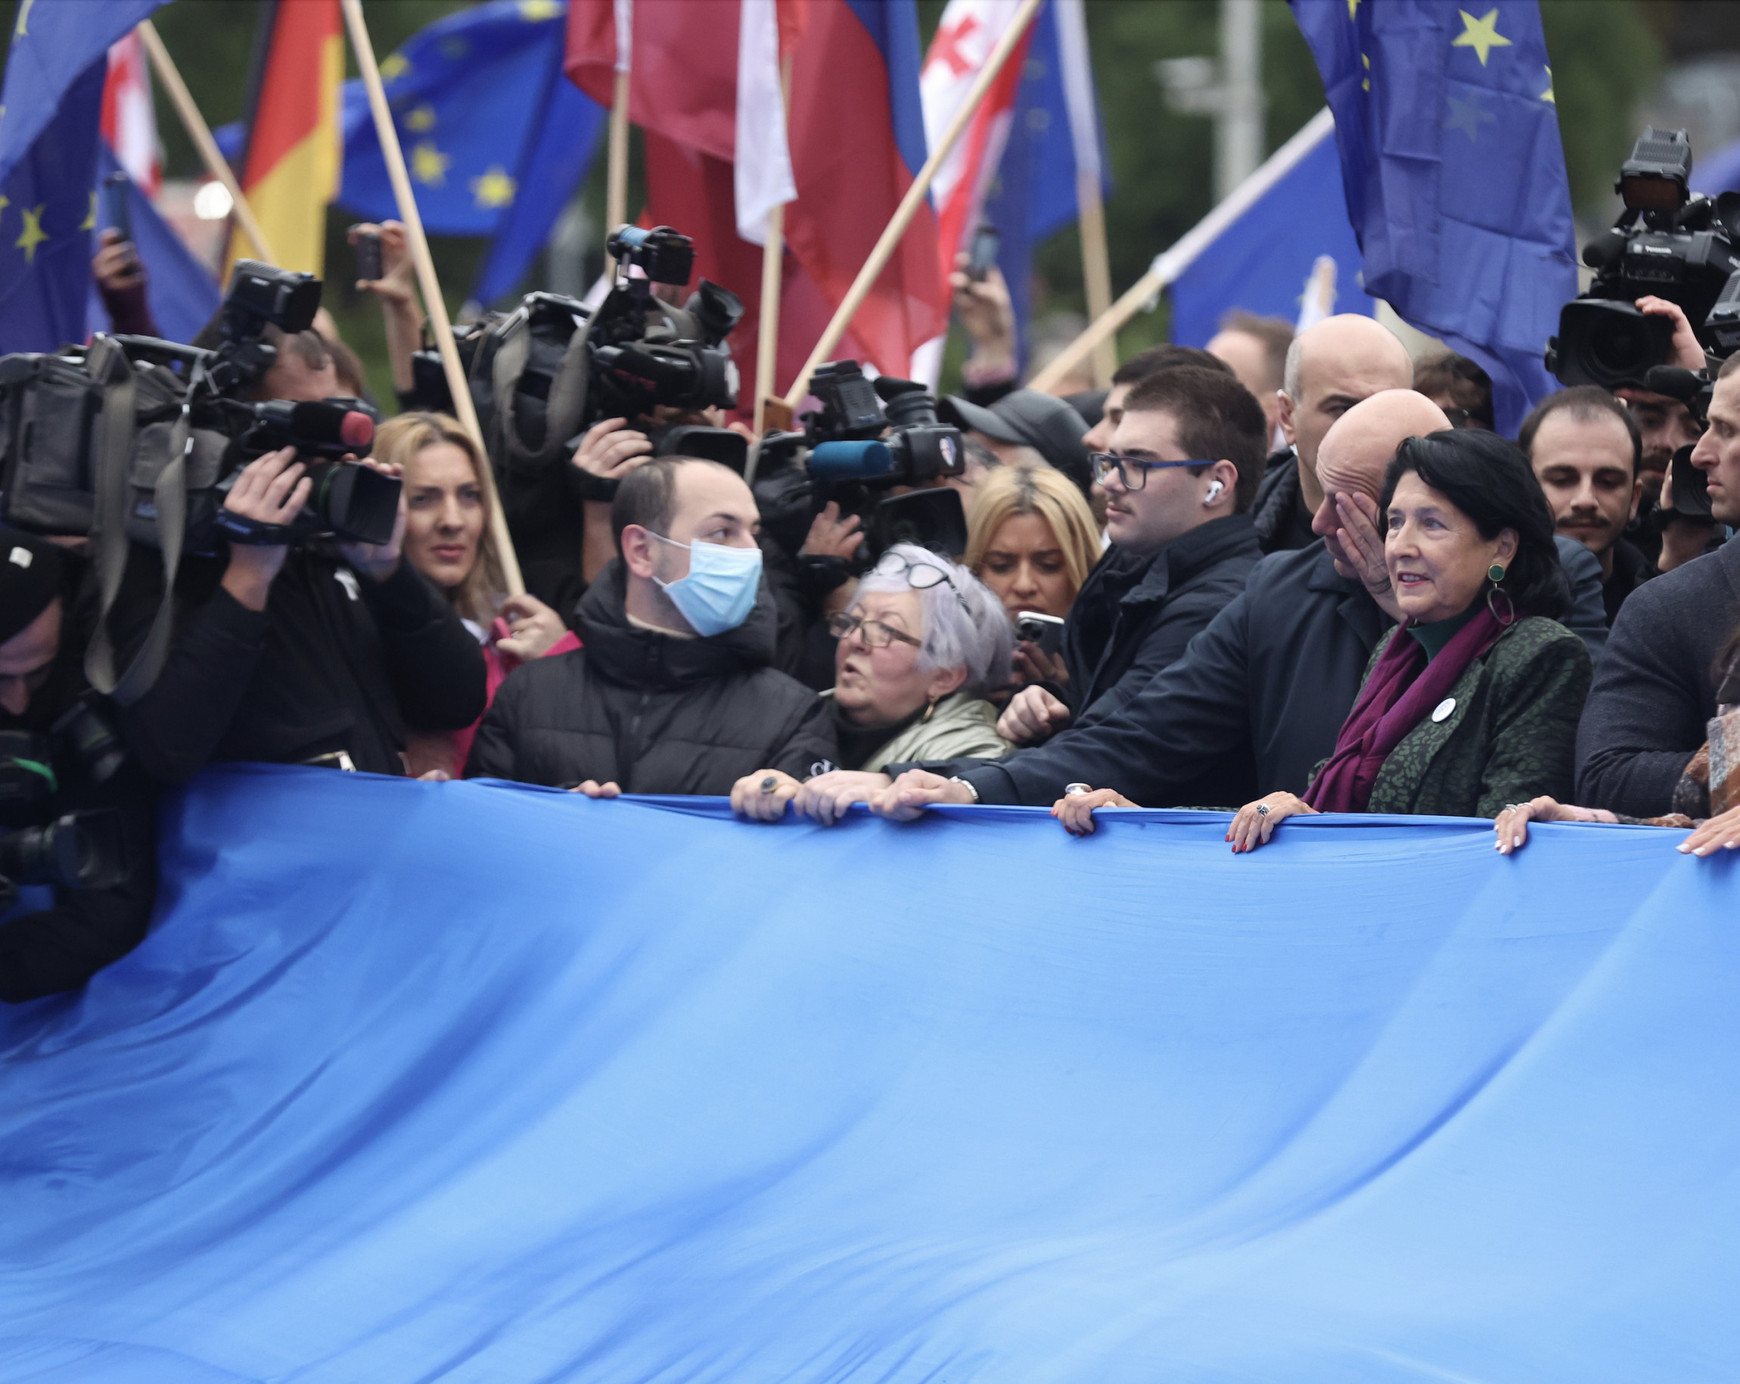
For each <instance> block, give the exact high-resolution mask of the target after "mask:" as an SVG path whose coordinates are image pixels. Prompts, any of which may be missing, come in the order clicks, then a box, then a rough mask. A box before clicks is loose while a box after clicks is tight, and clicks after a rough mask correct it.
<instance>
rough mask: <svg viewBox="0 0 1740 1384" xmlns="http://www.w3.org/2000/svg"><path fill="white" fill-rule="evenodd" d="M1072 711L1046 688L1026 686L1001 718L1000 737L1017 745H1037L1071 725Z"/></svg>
mask: <svg viewBox="0 0 1740 1384" xmlns="http://www.w3.org/2000/svg"><path fill="white" fill-rule="evenodd" d="M1069 719H1070V718H1069V708H1068V707H1067V706H1065V705H1064V704H1063V703H1062V702H1060V701H1058V699H1057V698H1056V697H1054V696H1052V695H1051V693H1049V692H1047V691H1046V690H1045V689H1044V688H1043V687H1023V688H1022V689H1021V690H1020V691H1019V692H1017V693H1016V694H1015V695H1014V697H1012V698H1011V699H1010V701H1009V705H1008V706H1007V707H1005V708H1004V709H1003V714H1002V715H1001V716H999V717H998V718H997V734H998V735H1000V736H1002V737H1003V738H1004V739H1005V740H1007V741H1009V742H1010V743H1011V744H1015V745H1037V744H1039V742H1040V741H1042V740H1049V739H1050V738H1051V737H1052V736H1053V735H1055V734H1056V733H1057V732H1058V731H1060V730H1062V729H1063V728H1064V727H1065V726H1067V725H1068V724H1069Z"/></svg>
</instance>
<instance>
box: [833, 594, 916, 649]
mask: <svg viewBox="0 0 1740 1384" xmlns="http://www.w3.org/2000/svg"><path fill="white" fill-rule="evenodd" d="M934 584H935V583H932V585H934ZM828 633H829V634H831V635H833V636H834V638H836V639H844V638H846V636H847V635H850V634H856V635H857V636H858V637H859V638H861V639H862V640H863V641H864V645H865V647H866V648H870V649H886V648H887V647H888V646H889V645H890V644H892V643H893V642H894V641H895V640H896V639H898V640H899V641H900V642H901V643H902V644H910V645H912V647H913V648H915V649H921V648H923V647H924V642H923V641H922V640H919V639H914V638H913V637H912V636H911V635H910V634H908V633H907V632H906V631H905V630H897V629H895V628H894V626H893V625H885V624H883V623H882V622H881V621H880V620H866V619H865V618H864V617H863V616H862V615H847V614H845V613H844V612H842V613H841V614H839V615H830V616H829V617H828Z"/></svg>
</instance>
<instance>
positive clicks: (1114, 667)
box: [998, 365, 1267, 745]
mask: <svg viewBox="0 0 1740 1384" xmlns="http://www.w3.org/2000/svg"><path fill="white" fill-rule="evenodd" d="M1266 427H1267V423H1266V421H1265V419H1264V416H1263V410H1262V406H1261V405H1260V404H1258V402H1257V401H1256V399H1255V397H1253V396H1252V394H1251V392H1250V391H1249V390H1247V389H1246V388H1245V387H1244V386H1243V385H1241V384H1240V383H1239V382H1238V380H1237V379H1236V378H1234V377H1233V376H1232V375H1230V374H1224V373H1222V372H1220V371H1217V370H1205V369H1201V368H1198V367H1196V366H1188V365H1185V366H1179V367H1177V368H1176V369H1172V370H1163V371H1161V372H1160V373H1158V374H1155V375H1150V376H1149V377H1148V378H1147V379H1145V380H1143V381H1141V383H1139V384H1137V385H1135V386H1134V387H1132V388H1131V390H1130V392H1129V394H1128V396H1127V397H1126V399H1125V400H1124V407H1123V411H1122V413H1121V414H1120V416H1119V419H1118V425H1117V427H1116V429H1115V430H1114V431H1113V433H1112V436H1111V444H1110V445H1111V450H1110V451H1107V452H1097V453H1095V454H1094V457H1093V465H1094V479H1095V480H1096V481H1098V482H1099V484H1100V485H1101V486H1102V487H1103V488H1104V490H1105V492H1106V499H1107V504H1106V535H1107V537H1108V538H1110V539H1111V545H1112V546H1111V548H1110V549H1109V550H1108V551H1107V553H1106V555H1105V557H1104V558H1102V559H1101V560H1100V563H1099V565H1098V566H1096V567H1095V568H1094V570H1093V572H1092V573H1091V574H1090V575H1089V576H1088V579H1087V581H1086V582H1084V583H1083V585H1082V588H1081V590H1080V591H1079V592H1078V593H1077V594H1076V598H1075V604H1074V605H1073V606H1072V607H1071V608H1070V613H1069V622H1068V624H1067V625H1066V626H1065V627H1064V636H1063V656H1064V663H1065V665H1066V666H1067V668H1068V670H1069V682H1068V685H1067V686H1066V687H1055V688H1047V687H1044V686H1032V687H1027V688H1023V689H1022V691H1021V692H1020V693H1018V694H1017V695H1016V697H1015V698H1014V700H1013V701H1011V702H1010V704H1009V707H1008V710H1006V711H1005V712H1004V713H1003V719H1002V720H1001V721H1000V722H999V724H998V730H999V732H1000V733H1001V734H1002V735H1003V736H1004V738H1005V739H1007V740H1010V741H1012V742H1014V743H1015V744H1018V745H1034V744H1038V743H1039V742H1040V741H1042V740H1045V739H1047V738H1048V737H1049V736H1051V735H1052V734H1053V733H1054V732H1056V731H1057V730H1060V729H1061V728H1062V727H1064V726H1066V725H1069V724H1070V723H1071V722H1076V721H1079V720H1080V719H1081V718H1082V717H1083V716H1086V715H1090V714H1091V715H1093V716H1096V717H1103V716H1106V715H1109V714H1111V713H1112V712H1113V711H1115V710H1116V709H1117V708H1118V707H1120V706H1122V705H1123V704H1124V702H1126V701H1127V700H1128V699H1129V698H1130V697H1131V696H1132V695H1133V694H1134V693H1135V692H1136V690H1137V689H1139V688H1140V687H1141V686H1142V685H1143V684H1144V683H1146V682H1147V681H1148V679H1149V678H1151V677H1153V676H1154V674H1156V673H1158V672H1159V671H1160V670H1161V669H1163V668H1165V667H1167V666H1168V665H1170V664H1171V663H1172V662H1173V661H1174V660H1175V659H1177V658H1178V656H1179V655H1180V654H1182V653H1183V652H1184V646H1185V645H1186V644H1188V643H1189V642H1190V640H1191V638H1192V636H1194V635H1195V634H1196V633H1197V631H1199V630H1201V629H1202V628H1203V627H1204V626H1206V625H1207V624H1208V622H1209V621H1210V620H1212V619H1213V618H1214V617H1215V615H1216V614H1217V613H1218V612H1219V611H1220V609H1221V607H1222V606H1224V605H1226V603H1227V602H1228V601H1230V600H1232V598H1233V597H1234V596H1236V595H1237V594H1238V593H1239V592H1240V591H1241V590H1242V589H1243V588H1244V584H1245V579H1246V578H1247V577H1249V576H1250V573H1251V569H1252V568H1253V567H1254V566H1256V563H1257V559H1258V558H1259V557H1261V556H1262V553H1261V551H1260V549H1259V547H1258V544H1257V537H1256V534H1255V532H1254V530H1253V529H1252V528H1251V521H1250V519H1249V517H1248V516H1247V514H1246V513H1245V511H1246V510H1248V509H1249V508H1250V504H1251V497H1252V496H1253V495H1254V494H1255V492H1256V487H1257V480H1258V477H1259V476H1260V474H1261V471H1262V465H1263V447H1264V430H1265V428H1266Z"/></svg>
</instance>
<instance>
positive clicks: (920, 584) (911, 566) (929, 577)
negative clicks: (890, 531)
mask: <svg viewBox="0 0 1740 1384" xmlns="http://www.w3.org/2000/svg"><path fill="white" fill-rule="evenodd" d="M871 570H873V571H874V572H875V573H876V575H877V576H879V577H905V578H906V584H907V585H908V586H910V587H911V588H912V589H913V590H914V591H928V590H930V588H931V587H933V586H947V587H948V589H949V590H950V591H951V592H952V593H953V594H954V598H955V600H957V601H959V602H960V605H961V609H962V610H964V611H966V612H967V614H968V615H971V614H972V613H973V608H972V607H971V606H970V605H968V604H967V598H966V597H965V596H963V595H961V590H960V588H959V587H958V586H956V585H955V579H954V578H953V577H951V576H950V575H949V574H948V573H947V572H946V571H944V570H943V569H942V568H941V567H938V566H937V565H936V564H935V563H934V562H913V561H910V560H909V559H907V558H904V557H902V556H901V555H900V554H899V553H884V554H882V556H881V557H880V558H878V559H877V562H876V566H875V567H874V568H873V569H871Z"/></svg>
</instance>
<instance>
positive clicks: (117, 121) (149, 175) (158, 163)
mask: <svg viewBox="0 0 1740 1384" xmlns="http://www.w3.org/2000/svg"><path fill="white" fill-rule="evenodd" d="M102 131H103V139H104V141H105V142H107V144H108V146H109V148H110V149H112V150H113V151H114V153H115V162H117V163H119V164H120V165H121V167H122V168H123V169H124V170H125V171H126V174H127V176H128V177H129V178H131V179H132V180H133V185H134V186H135V187H137V188H138V189H139V190H140V191H142V192H143V193H144V194H145V195H146V196H147V197H156V196H157V189H158V187H159V186H160V185H161V183H162V181H163V159H162V154H161V151H160V150H159V148H158V144H157V115H156V113H155V112H154V111H153V110H152V108H151V69H150V67H149V66H147V64H146V59H145V45H144V44H143V43H142V42H140V39H139V35H138V33H137V32H134V33H130V34H128V35H127V37H126V38H124V39H121V40H120V41H119V42H118V43H116V44H114V46H112V47H111V48H110V49H109V75H108V79H107V80H106V81H105V82H104V84H103V115H102Z"/></svg>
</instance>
